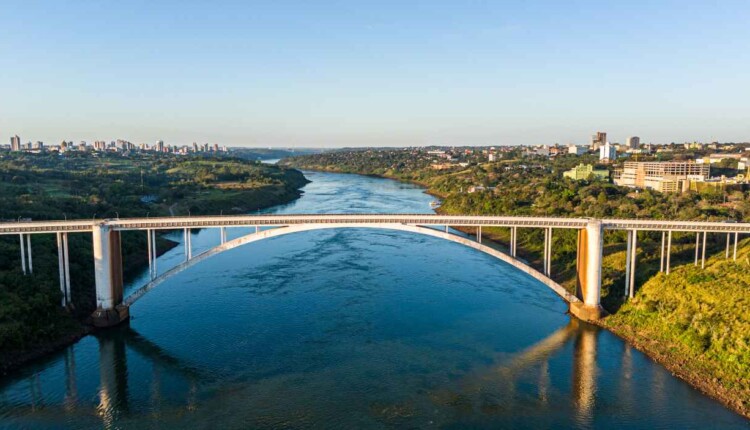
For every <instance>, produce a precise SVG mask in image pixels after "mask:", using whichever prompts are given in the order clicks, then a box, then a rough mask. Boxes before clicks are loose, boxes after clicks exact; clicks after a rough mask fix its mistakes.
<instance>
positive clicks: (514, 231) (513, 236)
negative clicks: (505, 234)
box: [510, 227, 518, 257]
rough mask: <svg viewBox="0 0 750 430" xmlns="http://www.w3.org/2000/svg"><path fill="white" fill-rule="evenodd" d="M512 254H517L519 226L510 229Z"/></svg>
mask: <svg viewBox="0 0 750 430" xmlns="http://www.w3.org/2000/svg"><path fill="white" fill-rule="evenodd" d="M510 237H511V240H510V256H511V257H515V256H516V243H517V241H518V227H511V229H510Z"/></svg>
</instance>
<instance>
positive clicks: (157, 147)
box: [154, 140, 164, 152]
mask: <svg viewBox="0 0 750 430" xmlns="http://www.w3.org/2000/svg"><path fill="white" fill-rule="evenodd" d="M154 151H156V152H164V141H163V140H159V141H157V142H156V145H155V146H154Z"/></svg>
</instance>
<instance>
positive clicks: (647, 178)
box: [614, 161, 710, 193]
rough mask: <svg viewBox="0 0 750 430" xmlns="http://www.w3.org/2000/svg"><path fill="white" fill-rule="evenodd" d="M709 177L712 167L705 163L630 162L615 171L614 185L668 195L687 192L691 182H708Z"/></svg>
mask: <svg viewBox="0 0 750 430" xmlns="http://www.w3.org/2000/svg"><path fill="white" fill-rule="evenodd" d="M709 175H710V165H709V164H705V163H703V164H698V163H693V162H684V161H680V162H677V161H668V162H635V161H629V162H626V163H625V164H624V166H623V168H622V169H620V170H616V171H615V175H614V183H615V184H616V185H623V186H627V187H636V188H650V189H653V190H656V191H660V192H664V193H666V192H675V191H685V190H687V189H688V187H689V185H690V182H691V181H706V180H708V179H709V177H710V176H709Z"/></svg>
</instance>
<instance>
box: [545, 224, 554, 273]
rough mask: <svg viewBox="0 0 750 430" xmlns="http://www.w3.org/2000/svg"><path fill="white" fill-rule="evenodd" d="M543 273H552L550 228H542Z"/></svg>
mask: <svg viewBox="0 0 750 430" xmlns="http://www.w3.org/2000/svg"><path fill="white" fill-rule="evenodd" d="M544 274H545V275H547V277H549V276H550V275H551V274H552V228H550V227H548V228H546V229H545V230H544Z"/></svg>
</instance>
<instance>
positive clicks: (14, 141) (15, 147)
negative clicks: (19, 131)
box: [10, 135, 21, 151]
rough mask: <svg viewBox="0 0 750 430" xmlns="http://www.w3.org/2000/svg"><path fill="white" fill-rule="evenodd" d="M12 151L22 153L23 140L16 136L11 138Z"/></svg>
mask: <svg viewBox="0 0 750 430" xmlns="http://www.w3.org/2000/svg"><path fill="white" fill-rule="evenodd" d="M10 150H11V151H20V150H21V138H20V137H18V135H15V136H13V137H11V138H10Z"/></svg>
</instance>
